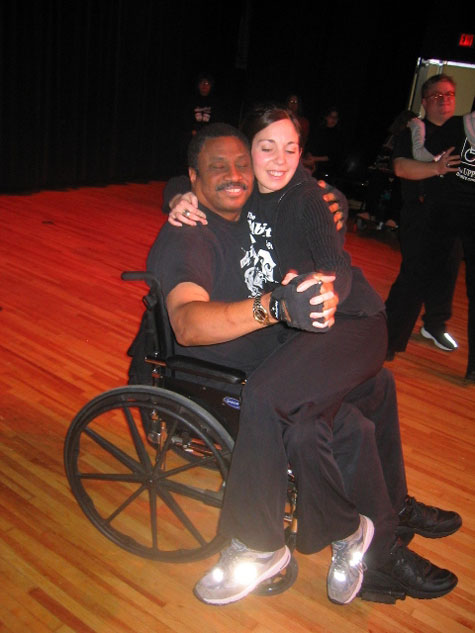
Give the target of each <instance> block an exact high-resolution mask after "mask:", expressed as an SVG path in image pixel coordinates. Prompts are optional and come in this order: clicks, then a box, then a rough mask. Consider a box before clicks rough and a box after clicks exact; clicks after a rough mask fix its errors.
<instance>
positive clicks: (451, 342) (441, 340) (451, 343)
mask: <svg viewBox="0 0 475 633" xmlns="http://www.w3.org/2000/svg"><path fill="white" fill-rule="evenodd" d="M421 334H422V336H423V337H424V338H428V339H430V340H431V341H433V342H434V343H435V344H436V345H437V347H439V348H440V349H443V350H444V351H446V352H453V351H454V350H455V349H457V347H458V344H457V341H456V340H455V339H454V338H453V336H450V334H449V333H448V332H445V331H444V330H440V331H438V332H429V330H426V328H425V327H424V326H422V327H421Z"/></svg>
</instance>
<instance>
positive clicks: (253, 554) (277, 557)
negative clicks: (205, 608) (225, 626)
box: [194, 539, 291, 604]
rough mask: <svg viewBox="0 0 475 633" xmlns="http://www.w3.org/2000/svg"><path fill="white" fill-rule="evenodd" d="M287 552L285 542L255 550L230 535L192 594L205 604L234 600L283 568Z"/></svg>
mask: <svg viewBox="0 0 475 633" xmlns="http://www.w3.org/2000/svg"><path fill="white" fill-rule="evenodd" d="M290 556H291V554H290V550H289V548H288V547H287V546H286V545H284V547H282V548H281V549H279V550H277V551H276V552H258V551H256V550H252V549H249V548H248V547H246V546H245V545H244V543H241V542H240V541H238V540H237V539H233V540H232V541H231V545H229V547H227V548H226V549H224V550H223V551H222V552H221V556H220V559H219V561H218V563H217V564H216V565H215V566H214V567H213V568H212V569H210V571H209V572H207V573H206V574H205V575H204V576H203V578H202V579H201V580H200V581H199V582H198V583H197V584H196V585H195V588H194V593H195V596H196V597H197V598H199V599H200V600H202V601H203V602H206V603H207V604H228V603H230V602H236V600H240V599H241V598H244V597H245V596H247V594H248V593H251V591H253V590H254V589H255V588H256V587H257V585H258V584H260V583H261V582H262V581H263V580H266V579H267V578H271V577H272V576H275V575H276V574H278V573H279V572H280V571H281V570H282V569H284V567H286V566H287V565H288V563H289V561H290Z"/></svg>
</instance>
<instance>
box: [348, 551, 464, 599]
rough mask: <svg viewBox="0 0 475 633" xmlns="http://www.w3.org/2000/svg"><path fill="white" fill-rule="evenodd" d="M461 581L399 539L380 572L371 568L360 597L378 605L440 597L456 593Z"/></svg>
mask: <svg viewBox="0 0 475 633" xmlns="http://www.w3.org/2000/svg"><path fill="white" fill-rule="evenodd" d="M457 581H458V579H457V576H456V575H455V574H453V573H452V572H451V571H449V570H448V569H441V568H440V567H437V565H434V564H433V563H431V562H430V561H429V560H427V559H426V558H423V557H422V556H419V554H416V553H415V552H413V551H412V550H410V549H408V548H407V547H405V546H404V545H402V543H401V542H400V541H399V539H398V540H397V541H396V543H395V544H394V545H393V547H392V548H391V552H390V554H389V559H388V561H387V562H386V564H385V565H383V566H382V567H380V568H378V569H372V568H370V567H368V568H367V570H366V572H365V575H364V580H363V585H362V587H361V591H360V594H359V595H360V597H361V598H363V599H369V600H375V601H377V602H387V601H388V600H385V599H384V597H385V596H394V597H395V598H400V599H404V598H405V596H406V595H407V596H410V597H411V598H425V599H428V598H440V596H445V594H447V593H449V591H452V589H453V588H454V587H455V586H456V584H457Z"/></svg>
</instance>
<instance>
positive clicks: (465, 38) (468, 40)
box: [459, 33, 473, 48]
mask: <svg viewBox="0 0 475 633" xmlns="http://www.w3.org/2000/svg"><path fill="white" fill-rule="evenodd" d="M459 46H466V47H468V48H472V46H473V33H462V35H461V36H460V39H459Z"/></svg>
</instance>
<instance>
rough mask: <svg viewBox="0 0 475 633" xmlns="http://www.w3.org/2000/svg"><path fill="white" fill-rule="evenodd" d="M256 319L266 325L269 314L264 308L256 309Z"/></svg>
mask: <svg viewBox="0 0 475 633" xmlns="http://www.w3.org/2000/svg"><path fill="white" fill-rule="evenodd" d="M254 318H255V319H256V321H259V323H265V322H266V319H267V313H266V311H265V310H264V308H256V309H255V310H254Z"/></svg>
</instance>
